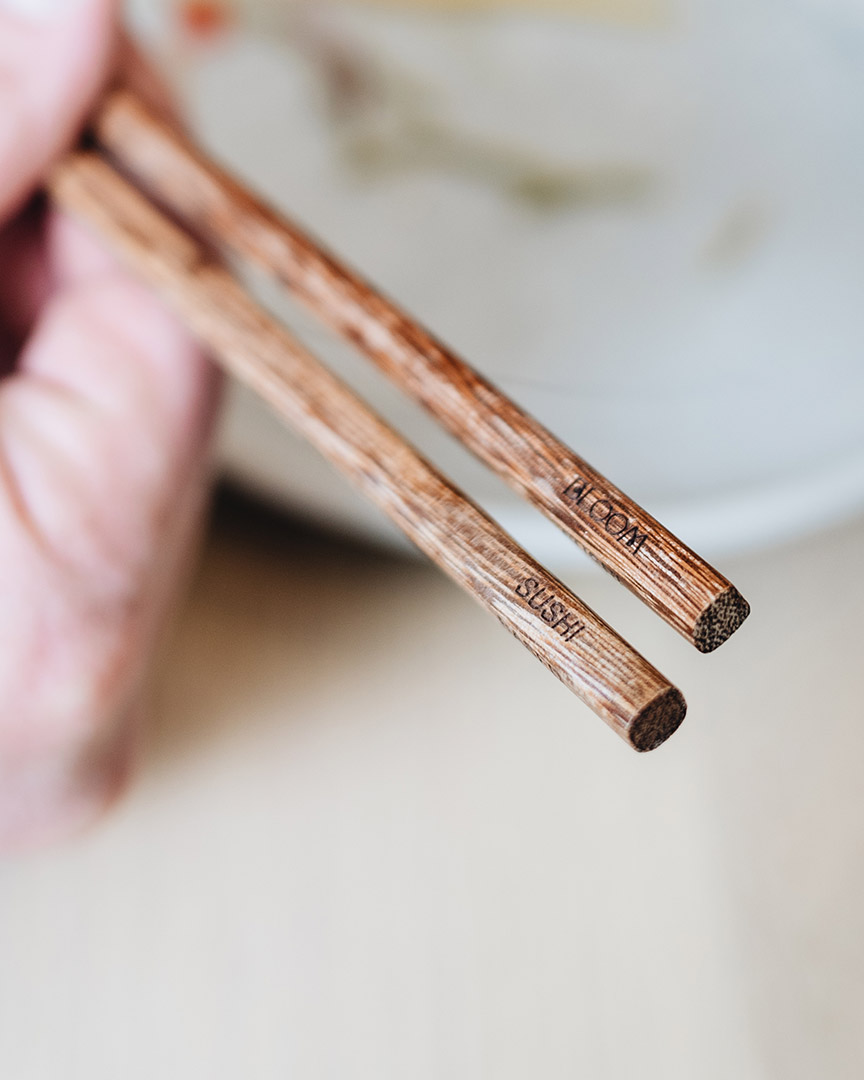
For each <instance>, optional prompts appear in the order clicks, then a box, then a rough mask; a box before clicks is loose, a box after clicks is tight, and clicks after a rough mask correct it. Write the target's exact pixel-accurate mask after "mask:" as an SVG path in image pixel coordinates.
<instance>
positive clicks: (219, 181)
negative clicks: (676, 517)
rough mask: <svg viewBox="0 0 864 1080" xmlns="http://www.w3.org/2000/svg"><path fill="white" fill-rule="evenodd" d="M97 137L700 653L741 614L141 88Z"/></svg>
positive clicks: (638, 513) (111, 113) (727, 595)
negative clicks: (356, 352) (261, 271)
mask: <svg viewBox="0 0 864 1080" xmlns="http://www.w3.org/2000/svg"><path fill="white" fill-rule="evenodd" d="M94 131H95V134H96V137H97V139H98V141H99V143H100V144H101V145H102V146H103V147H104V148H105V149H107V150H108V151H110V153H111V154H112V155H113V156H114V157H115V159H116V160H117V161H118V162H120V163H121V164H122V167H123V169H124V171H127V172H129V173H130V174H131V175H132V176H133V177H134V178H135V180H136V182H138V183H140V184H141V185H142V186H143V187H145V188H146V189H147V190H149V191H151V192H152V193H153V195H155V196H157V197H158V198H159V200H160V201H161V202H162V203H163V204H164V205H166V206H168V207H170V208H171V210H172V211H174V212H176V213H177V214H178V215H179V216H180V217H181V218H183V219H184V220H185V221H187V222H188V223H189V224H190V225H191V226H192V227H193V228H194V229H195V230H196V231H198V232H199V233H200V234H201V235H203V236H205V237H208V238H210V239H211V240H213V241H217V242H219V243H220V244H224V245H225V246H226V247H227V248H229V249H231V250H233V251H234V252H235V253H237V254H239V255H241V256H243V257H245V258H247V259H249V260H251V261H253V262H255V263H257V264H259V265H260V266H263V267H264V268H265V269H266V270H268V271H270V272H271V273H273V274H275V275H276V276H277V277H278V278H279V279H280V280H281V281H282V283H283V284H284V285H285V286H286V287H287V288H288V289H289V291H290V292H292V293H293V294H294V295H295V296H296V297H297V298H299V299H300V300H301V301H303V302H304V303H305V304H306V305H307V306H308V307H309V308H310V309H311V310H312V311H313V312H314V313H315V314H316V315H317V316H318V317H319V318H320V319H321V320H322V321H323V322H325V323H326V324H328V325H329V326H330V327H331V328H332V329H334V330H336V331H337V332H338V333H339V334H341V336H342V337H344V338H346V339H347V340H349V341H350V342H352V343H354V344H355V345H356V346H357V347H359V348H360V349H361V350H362V351H363V352H364V353H365V354H366V355H367V356H368V357H369V358H370V359H371V360H372V361H373V362H374V363H375V364H377V366H378V367H379V368H380V369H381V370H382V371H383V372H384V373H385V374H386V375H387V376H388V377H389V378H390V379H391V380H392V381H393V382H394V383H396V384H397V385H398V386H399V387H400V388H401V389H402V390H403V391H405V392H406V393H408V394H409V395H410V396H411V397H413V398H415V399H416V400H417V401H418V402H420V403H421V404H422V405H423V406H424V407H425V408H426V409H427V410H428V411H429V412H430V413H431V414H432V415H433V416H434V417H435V418H436V419H437V420H438V421H440V422H441V423H442V424H443V425H444V426H445V427H446V428H447V429H448V430H449V431H450V432H451V433H452V434H454V435H455V436H456V437H457V438H458V439H459V440H460V441H461V442H462V443H463V444H464V445H465V446H467V447H468V448H469V449H470V450H472V451H473V452H474V453H475V454H476V455H477V456H478V457H479V458H480V459H481V460H482V461H484V462H485V463H486V464H487V465H488V466H489V467H490V468H491V469H493V470H494V471H495V472H497V473H498V474H499V475H500V476H501V477H502V478H503V479H504V480H505V481H506V482H507V483H509V484H510V485H511V487H513V488H514V489H515V490H516V491H517V492H518V493H519V494H520V495H522V496H524V497H525V498H526V499H528V500H529V501H530V502H532V503H533V504H534V505H535V506H536V507H538V508H539V509H540V510H541V511H542V512H543V513H545V514H546V515H547V516H548V517H549V518H551V519H552V520H553V521H554V522H556V523H557V524H558V525H559V526H560V527H561V528H562V529H563V530H564V532H565V533H567V534H568V535H569V536H571V537H572V538H573V539H574V540H575V541H576V542H577V543H578V544H580V545H581V546H582V547H583V548H584V549H585V551H587V552H588V554H589V555H591V556H592V557H593V558H595V559H596V560H597V561H598V562H599V563H600V564H601V565H602V566H603V567H604V568H605V569H606V570H608V571H609V572H610V573H611V574H613V575H614V576H615V577H616V578H617V579H618V580H619V581H621V582H622V583H623V584H625V585H627V586H628V587H629V588H630V589H631V590H632V591H633V592H634V593H635V594H636V595H637V596H639V597H640V598H641V599H642V600H643V601H644V602H645V603H646V604H648V605H649V607H651V608H652V609H653V610H654V611H655V612H656V613H657V614H658V615H660V616H661V617H662V618H663V619H665V620H666V621H667V622H668V623H669V624H670V625H671V626H673V627H674V628H675V629H676V630H677V631H678V632H679V633H681V634H682V635H683V636H684V637H685V638H687V639H688V640H689V641H691V642H692V643H693V644H694V645H695V646H696V648H697V649H699V650H700V652H711V651H713V650H714V649H716V648H717V647H718V646H719V645H721V644H722V643H723V642H724V641H726V640H727V639H728V638H729V637H730V636H731V635H732V634H733V633H734V632H735V631H736V630H737V629H738V627H739V626H740V625H741V623H742V622H743V621H744V620H745V619H746V618H747V615H748V614H749V611H750V608H749V605H748V603H747V601H746V600H745V599H744V598H743V597H742V596H741V594H740V593H739V592H738V590H737V589H736V588H735V587H734V586H733V585H732V584H731V582H730V581H728V580H727V579H726V578H725V577H723V575H722V574H720V573H718V571H716V570H715V569H713V568H712V567H711V566H709V565H708V563H706V562H705V561H704V560H703V559H701V558H700V557H699V556H698V555H696V554H695V553H694V552H693V551H691V550H690V548H688V547H687V546H686V545H685V544H683V543H682V542H681V541H680V540H678V539H677V538H676V537H675V536H673V535H672V533H670V532H669V531H668V530H667V529H665V528H664V527H663V526H662V525H661V524H660V523H659V522H658V521H656V520H655V519H654V518H653V517H651V515H650V514H648V513H647V512H646V511H645V510H643V509H642V507H640V506H639V505H637V503H635V502H634V501H633V500H632V499H631V498H629V497H628V496H627V495H625V494H624V493H623V492H622V491H621V490H619V489H618V488H617V487H616V486H615V485H614V484H612V483H610V481H608V480H607V479H606V478H605V477H603V476H602V475H601V474H600V473H599V472H597V470H596V469H594V468H592V467H591V466H590V465H589V464H588V463H587V462H586V461H584V460H583V459H582V458H581V457H579V456H578V455H577V454H575V453H574V452H573V451H572V450H570V449H569V448H568V447H566V446H565V445H564V444H563V443H561V442H560V440H558V439H557V438H556V437H555V436H554V435H552V434H551V433H550V432H549V431H547V430H546V428H545V427H543V426H542V425H541V424H540V423H538V421H536V420H535V419H533V418H532V417H531V416H529V415H528V414H526V413H525V412H524V411H523V410H522V409H520V408H519V406H518V405H516V404H515V403H514V402H513V401H511V400H510V399H509V398H508V397H506V396H505V395H504V394H503V393H502V392H501V391H500V390H498V389H496V388H495V387H494V386H493V385H492V384H491V383H489V382H488V381H487V380H486V379H484V378H483V377H482V376H481V375H480V374H478V372H476V371H475V370H474V369H473V368H471V367H469V365H468V364H466V363H465V361H463V360H462V359H460V358H459V357H458V356H456V355H455V354H454V353H453V352H452V351H450V350H449V349H447V348H446V347H445V346H444V345H442V344H441V343H440V342H439V341H437V340H436V339H435V338H434V337H433V336H432V335H431V334H430V333H429V332H428V331H426V330H424V329H423V328H422V327H421V326H419V325H418V324H417V323H416V322H415V321H414V320H413V319H412V318H411V317H410V316H409V315H407V314H405V313H404V312H403V311H402V310H400V309H399V308H398V307H397V306H396V305H395V304H394V303H393V302H391V301H390V300H388V299H387V298H386V297H384V296H382V295H381V293H380V292H378V291H376V290H375V289H374V288H373V287H372V286H371V285H369V284H368V283H367V282H365V281H364V280H363V279H362V278H360V277H359V276H358V275H357V274H355V273H354V272H353V271H351V270H350V269H348V268H347V267H346V266H344V265H343V264H342V263H341V262H339V261H338V260H337V259H336V258H335V257H334V256H333V255H331V254H330V253H328V252H327V251H325V249H324V248H323V247H322V246H321V245H320V244H319V243H317V242H316V241H315V240H314V239H312V238H311V237H310V236H309V235H307V234H306V233H305V232H303V231H302V230H301V229H300V228H298V227H297V226H296V225H295V224H293V223H292V222H290V221H289V220H287V219H286V218H285V217H283V216H282V215H281V214H279V213H278V212H276V211H275V210H273V209H272V208H270V207H269V206H267V205H266V204H265V203H263V202H262V201H261V200H259V199H258V198H256V197H255V196H254V195H253V194H251V193H250V192H249V191H247V190H246V189H245V188H244V187H243V186H242V185H241V184H239V183H238V182H237V181H236V180H234V179H233V178H232V177H231V176H230V175H229V174H228V173H226V172H225V171H224V170H223V169H221V168H220V167H219V166H218V165H216V164H215V163H214V162H213V161H211V160H210V159H209V158H208V157H207V156H206V155H204V154H203V153H202V152H201V150H200V149H199V148H198V147H197V146H195V145H194V144H193V143H191V142H190V141H189V140H188V139H186V138H184V137H183V136H182V135H181V134H180V133H178V131H177V130H176V129H175V128H174V127H172V126H171V125H170V124H169V123H166V122H165V121H163V120H162V119H161V118H160V117H159V116H157V115H156V114H154V113H153V112H152V111H151V110H150V109H149V108H148V106H147V105H146V104H145V103H144V102H143V101H142V100H140V99H139V98H138V97H137V96H135V95H134V94H133V93H131V92H130V91H128V90H118V91H114V92H113V93H112V94H110V95H109V97H108V98H107V99H106V101H105V103H104V105H103V107H102V108H101V109H100V111H99V113H98V115H97V116H96V118H95V122H94Z"/></svg>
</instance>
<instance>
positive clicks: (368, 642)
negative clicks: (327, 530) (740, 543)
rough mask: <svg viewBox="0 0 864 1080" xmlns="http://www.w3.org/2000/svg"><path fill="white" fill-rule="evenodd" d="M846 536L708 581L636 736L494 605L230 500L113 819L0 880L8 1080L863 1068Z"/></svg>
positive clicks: (860, 840) (597, 590) (589, 587)
mask: <svg viewBox="0 0 864 1080" xmlns="http://www.w3.org/2000/svg"><path fill="white" fill-rule="evenodd" d="M862 542H864V525H861V524H859V525H857V526H853V527H849V528H847V529H845V530H843V531H838V532H836V533H833V534H831V535H826V536H821V537H818V538H815V539H811V540H808V541H804V542H800V543H797V544H795V545H793V546H789V547H787V548H786V549H784V550H781V551H775V552H771V553H768V554H764V555H760V556H754V557H751V558H747V559H743V560H738V561H737V562H734V563H733V564H732V565H729V566H728V567H725V569H727V570H728V572H729V573H730V574H731V576H733V577H734V579H735V580H736V582H737V583H739V584H740V585H741V587H742V589H743V590H744V591H745V592H746V593H747V594H748V596H749V597H750V599H751V600H752V601H753V604H754V612H755V613H754V615H753V618H752V620H751V622H750V623H749V624H748V626H747V627H746V628H745V629H744V630H742V632H741V634H740V635H739V636H738V637H737V638H735V639H733V641H731V642H730V643H729V644H728V645H727V646H726V647H725V648H724V649H723V650H721V651H720V652H719V653H718V654H716V655H714V656H712V657H708V658H706V657H702V656H699V655H697V654H696V653H695V652H694V651H692V650H691V649H690V648H689V647H688V646H687V645H686V644H685V643H684V642H683V641H679V640H678V639H677V637H676V636H675V635H674V634H672V633H671V631H668V630H667V629H666V628H665V627H664V626H662V625H661V624H660V623H659V622H658V621H657V620H656V619H654V618H653V617H652V616H651V615H650V614H649V613H647V612H646V611H644V610H643V609H642V608H641V607H639V605H637V604H636V602H635V601H634V600H632V598H630V597H629V596H628V595H626V594H625V593H624V592H623V591H622V590H621V589H619V588H618V587H617V586H616V585H615V584H614V582H611V581H610V580H608V579H606V578H602V577H600V576H599V575H594V576H588V577H585V578H578V577H577V578H576V579H574V580H573V581H572V583H573V584H574V585H575V587H576V589H577V591H582V592H583V594H584V595H585V597H586V599H588V600H589V602H592V603H593V604H594V605H595V606H596V607H598V608H599V609H600V610H601V611H602V612H603V614H604V615H605V616H607V617H608V618H609V619H610V621H611V622H612V623H613V624H615V625H616V626H618V627H619V628H620V629H622V630H624V631H625V632H626V633H627V634H628V635H630V636H631V637H632V639H633V640H634V642H635V643H636V644H637V645H638V646H640V647H641V648H642V649H643V650H644V651H646V652H648V654H649V655H650V656H651V657H652V659H654V660H655V661H656V662H657V663H658V665H659V666H660V667H661V668H662V669H663V670H664V671H666V672H667V673H668V674H670V675H671V676H673V677H674V678H675V679H677V680H678V681H679V682H680V684H681V685H682V687H683V688H684V690H685V691H686V692H687V696H688V698H689V700H690V706H691V715H690V717H689V718H688V721H687V722H686V724H685V727H683V728H682V729H681V731H680V732H679V733H678V735H677V736H676V737H675V738H674V739H673V740H672V742H671V743H669V744H668V745H667V746H666V747H665V748H664V749H662V750H660V751H658V752H657V753H656V754H653V755H648V756H642V757H640V756H638V755H636V754H633V753H631V752H629V751H628V750H627V749H626V747H624V746H623V745H622V744H621V743H620V742H619V741H618V740H617V739H616V738H615V737H614V736H613V735H612V734H611V733H610V732H608V731H607V730H606V729H605V728H604V727H603V726H602V724H600V722H599V721H597V720H596V719H595V718H594V717H593V716H591V715H590V714H589V713H588V712H587V710H586V709H585V708H584V707H583V706H581V704H580V703H579V702H577V701H576V700H575V699H573V698H571V697H570V696H569V695H568V693H567V692H566V691H565V690H564V689H563V687H561V686H560V685H559V684H558V683H557V682H556V681H555V680H554V679H552V678H551V677H550V676H549V675H548V674H547V673H546V672H545V671H544V670H543V669H542V668H541V667H540V666H539V665H538V664H537V663H536V662H535V661H534V660H533V659H532V658H531V657H530V656H529V655H528V654H527V653H526V652H525V651H524V650H523V649H521V648H520V647H519V646H518V645H517V644H516V643H515V642H513V641H512V640H510V639H509V638H508V637H507V636H506V635H505V634H504V633H503V632H502V631H501V630H500V629H499V628H498V627H497V626H496V625H495V624H494V623H493V622H492V621H490V620H489V619H488V617H487V616H485V615H484V614H483V613H482V612H481V611H480V610H479V608H475V607H474V606H473V605H472V603H471V602H470V601H469V600H467V599H466V598H464V597H463V596H462V595H461V594H459V593H458V592H457V591H456V590H455V589H454V588H453V587H451V585H450V584H449V583H448V582H447V581H446V580H444V579H443V578H442V577H441V576H440V575H439V574H438V573H436V572H435V571H434V570H432V569H431V568H429V567H428V566H426V565H425V564H423V563H420V562H417V563H413V562H393V561H389V560H388V559H386V558H384V557H381V556H378V555H375V554H371V553H368V552H366V553H364V552H362V551H358V550H354V549H351V548H347V547H341V546H339V545H338V544H335V543H333V542H325V541H322V540H320V539H317V538H315V537H310V536H308V535H304V534H303V533H301V532H300V531H298V530H297V529H296V528H294V527H290V526H287V527H274V526H273V525H272V523H270V522H267V521H265V520H262V519H257V518H254V519H253V520H251V521H250V520H248V519H247V520H246V523H245V524H244V523H242V522H241V520H240V519H239V517H238V514H237V512H236V508H235V510H234V511H233V512H231V511H230V510H229V511H225V510H223V511H222V512H221V513H220V515H219V518H218V520H217V523H216V526H215V528H214V531H213V533H212V535H211V537H210V540H209V543H208V547H207V551H206V556H205V559H204V562H203V565H202V567H201V570H200V573H199V575H198V578H197V582H196V584H195V587H194V590H193V593H192V596H191V599H190V602H189V604H188V606H187V608H186V610H185V612H184V614H183V616H182V619H181V620H180V625H179V627H178V630H177V634H176V637H175V638H174V641H173V645H172V647H171V649H170V650H169V655H168V656H167V657H166V659H165V660H164V662H163V664H162V666H161V669H160V671H159V674H158V678H157V680H156V689H155V698H156V707H155V713H156V723H155V726H154V729H153V732H152V738H151V743H150V746H149V750H148V755H147V761H146V765H145V768H144V771H143V775H142V777H141V779H140V781H139V782H138V784H137V786H136V787H135V788H134V790H133V792H132V793H131V795H130V797H129V798H128V799H127V800H126V801H125V802H124V804H123V805H122V806H121V807H120V809H119V811H118V812H117V813H116V814H115V816H114V817H113V818H112V819H111V820H110V821H109V822H108V823H107V824H106V825H104V826H103V827H102V828H100V829H99V830H98V831H96V832H94V833H92V834H91V835H89V836H88V837H86V838H85V839H83V840H81V841H79V842H78V843H76V844H74V845H72V846H70V847H68V848H66V849H64V850H60V851H56V852H53V853H50V854H47V855H42V856H39V857H34V858H31V859H27V860H21V861H18V862H12V863H8V864H7V865H6V866H5V867H3V868H2V869H0V1076H2V1077H4V1078H8V1080H59V1078H62V1080H78V1078H81V1080H84V1078H87V1080H109V1078H110V1080H115V1078H117V1077H123V1078H124V1080H138V1078H141V1080H144V1078H147V1080H152V1078H153V1077H183V1078H184V1080H195V1078H199V1077H200V1078H202V1080H203V1078H207V1080H218V1078H223V1077H224V1078H226V1080H227V1078H229V1077H230V1078H236V1077H239V1076H247V1077H256V1078H262V1080H263V1078H271V1077H273V1078H275V1077H291V1078H292V1080H320V1078H328V1080H329V1078H334V1080H335V1078H339V1080H342V1078H346V1077H350V1078H352V1080H359V1078H370V1080H372V1078H374V1080H391V1078H392V1080H397V1078H398V1080H403V1078H408V1077H410V1078H411V1080H426V1078H430V1080H432V1078H435V1080H444V1078H446V1080H463V1078H464V1080H477V1078H485V1077H489V1078H493V1077H494V1078H495V1080H511V1078H512V1080H524V1078H526V1077H542V1078H543V1080H573V1078H577V1077H578V1078H585V1080H624V1078H627V1080H634V1078H638V1080H652V1078H654V1077H656V1078H658V1080H660V1078H662V1080H695V1078H698V1080H721V1078H722V1080H729V1078H730V1077H734V1078H735V1080H749V1078H762V1077H783V1078H784V1080H798V1078H801V1080H813V1078H814V1077H830V1078H832V1080H845V1078H847V1077H848V1078H850V1080H851V1078H856V1080H857V1078H859V1077H860V1075H861V1068H862V1062H864V1025H862V1024H861V1019H862V1007H864V978H862V970H864V943H862V942H864V935H862V925H861V924H862V917H861V911H862V902H864V795H862V788H861V761H862V754H864V724H862V723H861V721H862V709H861V683H862V674H861V655H862V632H861V612H862V610H864V578H862V575H861V552H862Z"/></svg>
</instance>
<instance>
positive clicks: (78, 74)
mask: <svg viewBox="0 0 864 1080" xmlns="http://www.w3.org/2000/svg"><path fill="white" fill-rule="evenodd" d="M117 11H118V3H117V0H0V224H2V223H3V222H5V221H6V220H8V218H9V217H11V215H12V214H13V213H14V212H15V211H16V210H17V209H19V207H20V206H21V205H22V204H23V203H24V202H25V201H26V200H27V198H28V197H29V196H30V194H31V193H32V191H33V190H34V188H35V187H36V185H37V184H38V182H39V179H40V177H41V176H42V175H43V173H44V172H45V170H46V169H47V167H48V165H49V164H50V163H51V161H52V159H53V158H55V157H56V156H57V155H58V154H60V153H61V152H62V151H63V150H64V149H66V147H67V146H68V145H69V144H70V143H71V142H72V141H73V140H74V138H75V136H76V134H77V132H78V129H79V127H80V125H81V124H82V123H83V120H84V118H85V116H86V113H87V110H88V108H89V107H90V105H91V104H92V102H93V99H94V98H95V96H96V94H97V93H98V92H99V89H100V87H101V85H102V83H103V81H104V80H105V78H106V75H107V73H108V69H109V63H110V60H111V53H112V48H113V45H114V40H115V33H116V21H117Z"/></svg>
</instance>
